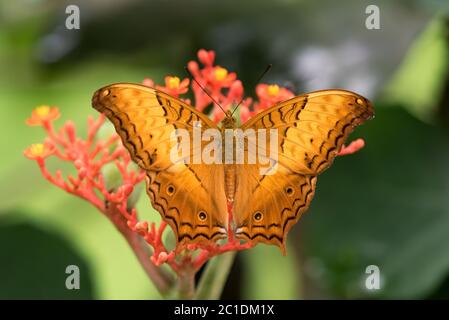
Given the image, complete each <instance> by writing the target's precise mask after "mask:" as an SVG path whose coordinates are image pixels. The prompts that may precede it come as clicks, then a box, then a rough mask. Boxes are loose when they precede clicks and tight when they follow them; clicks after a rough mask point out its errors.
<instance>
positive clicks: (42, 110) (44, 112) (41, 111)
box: [35, 106, 50, 117]
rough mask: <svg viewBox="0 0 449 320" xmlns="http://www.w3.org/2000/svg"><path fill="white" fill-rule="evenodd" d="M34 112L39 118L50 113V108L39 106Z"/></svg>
mask: <svg viewBox="0 0 449 320" xmlns="http://www.w3.org/2000/svg"><path fill="white" fill-rule="evenodd" d="M35 110H36V114H37V115H38V116H39V117H45V116H47V115H48V114H49V113H50V106H39V107H37V108H36V109H35Z"/></svg>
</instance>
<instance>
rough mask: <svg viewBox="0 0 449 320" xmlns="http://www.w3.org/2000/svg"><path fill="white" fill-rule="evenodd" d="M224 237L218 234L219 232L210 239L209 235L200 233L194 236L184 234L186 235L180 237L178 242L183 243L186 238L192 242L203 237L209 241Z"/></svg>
mask: <svg viewBox="0 0 449 320" xmlns="http://www.w3.org/2000/svg"><path fill="white" fill-rule="evenodd" d="M223 235H224V234H223V233H221V232H218V231H216V232H214V233H212V235H211V236H210V237H209V236H208V235H207V234H205V233H202V232H199V233H197V234H195V235H194V236H191V235H190V234H188V233H184V234H182V235H179V236H178V242H181V241H182V240H183V239H184V238H189V239H190V240H194V239H196V238H198V237H203V238H206V239H207V240H212V239H214V238H215V237H216V236H223Z"/></svg>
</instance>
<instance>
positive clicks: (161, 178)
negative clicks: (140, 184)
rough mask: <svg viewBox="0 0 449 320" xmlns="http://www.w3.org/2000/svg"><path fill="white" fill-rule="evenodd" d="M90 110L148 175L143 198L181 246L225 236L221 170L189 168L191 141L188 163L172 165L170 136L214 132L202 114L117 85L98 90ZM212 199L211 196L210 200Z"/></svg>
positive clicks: (136, 87)
mask: <svg viewBox="0 0 449 320" xmlns="http://www.w3.org/2000/svg"><path fill="white" fill-rule="evenodd" d="M92 105H93V107H94V108H95V109H96V110H98V111H99V112H102V113H104V114H105V115H106V116H107V117H108V119H109V120H110V121H111V122H112V123H113V124H114V126H115V128H116V131H117V133H118V134H119V135H120V137H121V139H122V141H123V144H124V146H125V147H126V148H127V149H128V151H129V152H130V154H131V157H132V158H133V160H134V161H135V162H136V163H137V164H138V165H139V166H140V167H141V168H142V169H144V170H145V171H146V173H147V193H148V195H149V197H150V199H151V202H152V205H153V207H154V208H155V209H156V210H157V211H159V213H160V214H161V216H162V218H163V219H164V220H166V221H167V222H168V223H169V225H170V226H171V227H172V229H173V231H174V232H175V235H176V238H177V241H178V242H180V243H185V242H188V243H192V242H206V243H207V242H211V241H215V240H217V239H219V238H223V237H225V236H226V230H227V211H226V198H225V194H224V187H223V185H222V184H217V183H216V181H220V180H221V181H223V180H224V178H223V170H222V168H221V167H220V166H219V165H201V164H193V161H192V158H193V157H194V156H195V154H196V153H198V152H201V149H193V148H194V147H193V143H192V141H190V151H191V152H190V154H189V156H188V157H189V159H188V160H189V163H186V162H185V161H183V160H185V159H184V158H183V159H181V160H179V161H176V162H173V161H172V160H171V158H170V150H171V149H172V148H173V147H174V146H175V145H176V141H173V139H171V134H172V133H173V131H175V130H176V129H184V130H187V132H188V133H189V136H190V139H191V138H192V136H193V134H192V132H193V129H194V126H199V127H200V129H201V130H205V129H207V128H215V127H216V126H215V124H214V123H213V122H212V121H211V120H210V119H209V118H208V117H207V116H205V115H204V114H202V113H200V112H198V111H196V110H195V109H194V108H193V107H191V106H189V105H187V104H186V103H184V102H182V101H180V100H178V99H176V98H174V97H171V96H170V95H168V94H165V93H163V92H161V91H159V90H155V89H152V88H148V87H145V86H141V85H136V84H129V83H120V84H114V85H110V86H107V87H104V88H102V89H100V90H98V91H97V92H96V93H95V94H94V97H93V99H92ZM212 195H213V196H212Z"/></svg>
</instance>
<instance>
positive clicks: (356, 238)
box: [0, 0, 449, 299]
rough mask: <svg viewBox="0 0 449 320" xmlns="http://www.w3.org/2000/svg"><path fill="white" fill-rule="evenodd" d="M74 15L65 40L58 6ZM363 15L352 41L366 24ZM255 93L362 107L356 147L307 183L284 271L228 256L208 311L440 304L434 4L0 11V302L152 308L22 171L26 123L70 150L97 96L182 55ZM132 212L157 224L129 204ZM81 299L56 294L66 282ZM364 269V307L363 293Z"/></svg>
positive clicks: (118, 251)
mask: <svg viewBox="0 0 449 320" xmlns="http://www.w3.org/2000/svg"><path fill="white" fill-rule="evenodd" d="M70 4H76V5H78V6H79V8H80V13H81V24H80V29H79V30H67V29H66V28H65V20H66V18H67V14H66V13H65V9H66V7H67V5H70ZM370 4H374V5H377V6H378V7H379V9H380V29H378V30H376V29H375V30H368V29H367V28H366V26H365V21H366V19H367V17H368V14H367V13H365V10H366V7H367V6H368V5H370ZM201 48H205V49H209V50H215V51H216V52H217V64H219V65H222V66H224V67H226V68H228V69H230V70H232V71H236V72H237V74H238V77H239V78H240V79H241V80H242V81H243V83H244V85H245V90H246V91H245V93H246V95H248V96H254V86H255V83H254V81H255V80H256V79H257V77H258V76H259V75H260V73H261V72H262V71H263V70H264V69H265V67H266V65H267V64H268V63H272V64H273V68H272V70H271V71H270V72H269V73H268V74H267V75H266V76H265V78H264V80H263V82H267V83H277V84H280V85H288V86H289V87H290V88H294V91H295V92H296V93H297V94H299V93H302V92H306V91H311V90H318V89H326V88H331V87H340V88H345V89H349V90H353V91H356V92H358V93H360V94H362V95H364V96H366V97H367V98H369V99H371V100H372V101H373V102H374V106H375V108H376V118H375V119H374V120H372V121H370V122H368V123H367V124H365V125H363V126H362V127H360V128H358V129H357V130H356V131H355V132H354V133H353V134H352V136H351V138H350V139H355V138H358V137H363V138H364V139H365V140H366V143H367V144H366V147H365V148H364V149H363V150H362V151H361V152H358V153H357V154H355V155H351V156H347V157H342V158H338V159H336V161H335V163H334V165H333V166H332V167H331V169H329V170H328V171H326V172H325V173H324V174H322V175H321V176H320V178H319V179H318V188H317V193H316V195H315V198H314V201H313V202H312V206H311V208H310V210H309V211H308V212H307V213H306V214H305V216H304V217H303V218H302V219H301V221H300V222H299V223H298V224H297V225H296V226H295V227H294V228H293V229H292V231H291V232H290V234H289V239H288V256H287V257H283V256H282V255H281V254H280V252H279V250H278V249H277V248H275V247H268V246H264V245H259V246H257V247H256V248H254V249H251V250H248V251H246V252H243V253H240V254H239V255H238V258H237V260H236V263H235V265H234V267H233V269H232V272H231V276H230V278H229V280H228V283H227V285H226V288H225V292H224V295H223V297H225V298H249V299H253V298H254V299H298V298H305V299H311V298H326V299H333V298H340V299H346V298H401V299H402V298H416V299H428V298H438V299H440V298H449V2H448V1H444V0H441V1H438V0H432V1H428V0H427V1H424V0H421V1H419V0H415V1H411V0H403V1H386V0H385V1H375V0H374V1H361V0H349V1H345V2H344V3H343V2H336V1H330V0H329V1H326V0H321V1H294V0H282V1H274V0H257V1H256V0H253V1H236V0H230V1H220V2H219V1H200V0H191V1H182V0H177V1H173V0H168V1H162V0H158V1H137V0H132V1H131V0H116V1H106V0H96V1H92V0H90V1H88V0H85V1H75V0H71V1H61V0H54V1H43V0H27V1H6V0H1V1H0V130H1V131H0V133H1V134H0V143H1V160H0V163H1V166H0V179H1V184H0V298H40V299H42V298H63V299H82V298H87V299H158V298H160V296H159V294H158V293H157V291H156V290H155V288H154V287H153V285H152V284H151V283H150V282H149V280H148V279H147V278H146V276H145V274H144V272H143V270H142V269H141V268H140V266H139V264H138V262H137V260H136V259H135V257H134V255H133V253H132V252H131V250H130V249H129V248H128V246H127V244H126V242H125V241H124V240H123V239H122V238H121V236H120V234H119V233H118V232H117V231H116V230H115V229H114V227H113V226H112V225H111V224H110V223H109V222H108V221H107V220H106V219H105V218H104V217H102V216H101V215H100V214H99V213H98V212H96V210H95V209H94V208H93V207H91V206H90V205H89V204H88V203H85V202H83V201H82V200H79V199H76V198H74V197H72V196H70V195H68V194H66V193H64V192H62V191H60V190H58V189H56V188H55V187H53V186H52V185H50V184H49V183H47V182H46V181H45V180H44V179H43V178H42V177H41V175H40V173H39V171H38V168H37V166H36V164H35V163H32V162H31V161H28V160H27V159H25V158H24V157H23V155H22V152H23V150H24V149H25V148H26V147H27V146H29V145H30V144H31V143H36V142H40V141H42V140H43V138H44V133H43V132H42V131H41V130H39V128H33V127H27V126H25V123H24V121H25V119H26V118H27V117H29V116H30V114H31V110H32V109H33V108H35V107H36V106H37V105H41V104H49V105H56V106H58V107H59V109H60V110H61V113H62V120H59V122H58V123H59V124H60V123H62V122H63V121H65V120H68V119H72V120H73V121H75V123H76V124H77V126H78V128H79V130H80V133H81V134H84V133H85V132H84V130H85V127H86V125H85V123H86V118H87V116H88V115H89V114H95V113H94V111H93V110H92V108H91V106H90V99H91V95H92V93H93V92H94V91H95V90H96V89H98V88H99V87H101V86H103V85H105V84H109V83H113V82H123V81H126V82H141V81H142V79H143V78H145V77H150V78H153V79H154V80H156V81H157V82H160V83H162V82H163V77H164V76H165V75H167V74H170V75H178V76H180V77H183V76H184V70H183V66H184V65H185V64H186V62H187V61H189V60H192V59H195V58H196V52H197V51H198V49H201ZM139 209H140V211H141V212H142V211H145V212H151V213H152V214H151V216H152V217H154V219H155V220H158V216H159V215H158V214H156V213H155V212H154V210H152V209H151V208H150V207H149V200H148V199H147V198H146V197H145V196H144V197H142V198H141V199H140V201H139ZM69 264H76V265H78V266H79V267H80V270H81V290H73V291H69V290H66V289H65V286H64V283H65V278H66V276H67V275H66V274H65V267H66V266H67V265H69ZM372 264H374V265H377V266H378V267H379V268H380V274H381V289H380V290H372V291H368V290H367V289H366V288H365V279H366V277H367V274H366V273H365V269H366V267H367V266H368V265H372Z"/></svg>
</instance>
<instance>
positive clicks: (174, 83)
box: [166, 77, 181, 90]
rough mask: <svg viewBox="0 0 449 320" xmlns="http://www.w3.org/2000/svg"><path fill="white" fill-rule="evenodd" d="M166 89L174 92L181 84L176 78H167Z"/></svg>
mask: <svg viewBox="0 0 449 320" xmlns="http://www.w3.org/2000/svg"><path fill="white" fill-rule="evenodd" d="M166 83H167V88H169V89H171V90H174V89H178V88H179V84H180V83H181V80H179V78H178V77H167V80H166Z"/></svg>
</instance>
